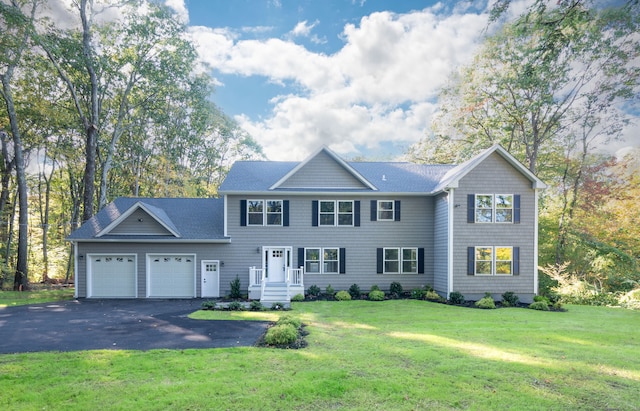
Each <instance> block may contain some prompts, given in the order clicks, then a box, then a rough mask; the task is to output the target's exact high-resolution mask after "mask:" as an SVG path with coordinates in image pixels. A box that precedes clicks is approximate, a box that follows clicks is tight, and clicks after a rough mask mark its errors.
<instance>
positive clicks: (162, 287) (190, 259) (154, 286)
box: [147, 254, 196, 298]
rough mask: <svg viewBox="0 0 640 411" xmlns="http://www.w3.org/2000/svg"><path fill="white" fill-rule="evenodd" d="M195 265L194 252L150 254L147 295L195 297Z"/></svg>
mask: <svg viewBox="0 0 640 411" xmlns="http://www.w3.org/2000/svg"><path fill="white" fill-rule="evenodd" d="M195 267H196V256H195V255H194V254H148V255H147V297H152V298H194V297H195V296H196V268H195Z"/></svg>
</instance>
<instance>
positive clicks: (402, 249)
mask: <svg viewBox="0 0 640 411" xmlns="http://www.w3.org/2000/svg"><path fill="white" fill-rule="evenodd" d="M404 250H413V251H414V252H415V254H416V259H415V260H407V261H415V263H416V270H415V271H404V263H405V259H404ZM418 259H419V258H418V247H402V248H400V264H402V265H401V266H400V271H401V272H402V274H418V264H419V261H418Z"/></svg>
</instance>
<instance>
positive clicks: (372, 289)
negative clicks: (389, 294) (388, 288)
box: [369, 284, 380, 291]
mask: <svg viewBox="0 0 640 411" xmlns="http://www.w3.org/2000/svg"><path fill="white" fill-rule="evenodd" d="M369 291H380V287H378V284H374V285H372V286H371V289H370V290H369Z"/></svg>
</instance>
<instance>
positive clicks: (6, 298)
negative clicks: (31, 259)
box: [0, 287, 74, 308]
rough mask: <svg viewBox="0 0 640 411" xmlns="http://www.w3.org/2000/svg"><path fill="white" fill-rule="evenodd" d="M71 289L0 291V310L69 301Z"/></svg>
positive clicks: (71, 293) (71, 295)
mask: <svg viewBox="0 0 640 411" xmlns="http://www.w3.org/2000/svg"><path fill="white" fill-rule="evenodd" d="M73 292H74V291H73V288H71V287H68V288H59V289H55V290H32V291H0V308H2V307H7V306H14V305H26V304H38V303H48V302H51V301H60V300H71V299H72V298H73Z"/></svg>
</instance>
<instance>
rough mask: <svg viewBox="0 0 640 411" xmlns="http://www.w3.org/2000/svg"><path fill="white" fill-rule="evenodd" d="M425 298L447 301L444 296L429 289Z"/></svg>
mask: <svg viewBox="0 0 640 411" xmlns="http://www.w3.org/2000/svg"><path fill="white" fill-rule="evenodd" d="M425 298H426V299H427V300H429V301H437V302H444V301H446V300H445V299H444V298H442V297H441V296H440V294H438V293H437V292H435V291H427V293H426V294H425Z"/></svg>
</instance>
